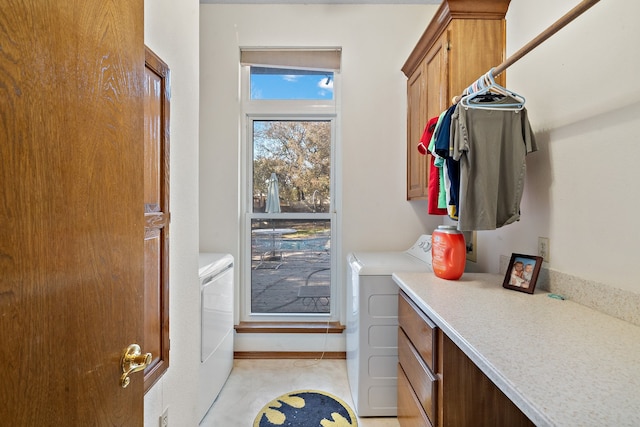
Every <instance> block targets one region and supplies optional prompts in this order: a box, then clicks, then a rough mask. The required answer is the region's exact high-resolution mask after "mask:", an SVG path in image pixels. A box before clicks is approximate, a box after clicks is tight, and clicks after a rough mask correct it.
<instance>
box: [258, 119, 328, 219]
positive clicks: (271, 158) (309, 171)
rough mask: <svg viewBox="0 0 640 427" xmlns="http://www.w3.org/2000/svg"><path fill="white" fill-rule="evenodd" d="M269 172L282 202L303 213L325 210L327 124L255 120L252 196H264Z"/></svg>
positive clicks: (321, 122)
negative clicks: (295, 207)
mask: <svg viewBox="0 0 640 427" xmlns="http://www.w3.org/2000/svg"><path fill="white" fill-rule="evenodd" d="M272 172H275V173H276V175H277V176H278V182H279V185H280V188H279V189H280V197H281V198H282V199H283V200H284V201H285V202H287V203H289V204H292V205H296V206H297V208H298V209H303V210H313V211H317V210H318V207H319V206H325V207H328V206H329V202H330V184H331V183H330V176H331V122H329V121H277V120H275V121H255V122H254V135H253V189H254V196H257V195H263V194H266V192H267V186H268V182H269V177H270V176H271V173H272ZM312 202H313V203H312Z"/></svg>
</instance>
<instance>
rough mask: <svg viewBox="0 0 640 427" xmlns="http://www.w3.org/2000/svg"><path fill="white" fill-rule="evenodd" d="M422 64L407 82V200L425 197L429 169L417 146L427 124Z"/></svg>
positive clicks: (425, 158) (425, 157)
mask: <svg viewBox="0 0 640 427" xmlns="http://www.w3.org/2000/svg"><path fill="white" fill-rule="evenodd" d="M423 71H424V68H423V67H422V66H420V67H418V69H417V70H416V71H415V72H414V73H413V74H412V75H411V78H409V81H408V83H407V103H408V108H407V113H408V114H407V200H412V199H414V200H415V199H420V198H425V197H426V195H427V192H426V187H427V185H426V184H427V182H429V181H428V173H429V170H428V168H427V160H428V158H427V156H423V155H422V154H420V153H419V152H418V149H417V146H418V143H419V142H420V138H421V137H422V132H423V131H424V127H425V126H426V124H427V116H426V112H425V97H424V91H425V85H426V82H425V74H424V72H423Z"/></svg>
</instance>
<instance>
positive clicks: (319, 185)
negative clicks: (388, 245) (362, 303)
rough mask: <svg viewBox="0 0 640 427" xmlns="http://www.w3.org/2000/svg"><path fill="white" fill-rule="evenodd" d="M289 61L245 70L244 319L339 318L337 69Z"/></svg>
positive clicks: (244, 68)
mask: <svg viewBox="0 0 640 427" xmlns="http://www.w3.org/2000/svg"><path fill="white" fill-rule="evenodd" d="M243 53H244V52H243ZM243 59H246V57H245V56H244V55H243ZM281 60H282V59H281ZM283 62H284V63H283V64H281V66H274V65H273V64H270V65H268V66H265V65H264V60H261V63H260V64H246V63H245V64H243V65H244V67H243V99H244V103H243V110H244V118H245V130H246V131H245V138H244V139H245V141H246V144H245V147H246V156H245V157H246V159H247V162H246V165H247V167H246V174H245V182H246V185H245V188H246V192H247V197H245V203H246V206H245V212H246V216H247V221H246V223H245V224H246V228H245V233H244V235H245V239H244V242H245V244H246V250H245V251H244V252H245V254H247V255H246V257H245V258H246V259H245V262H244V269H243V271H244V272H245V274H244V275H243V276H244V277H243V290H242V292H241V295H242V299H243V304H242V306H243V313H242V319H243V320H261V319H265V320H270V321H272V320H305V319H306V320H309V319H313V318H323V319H336V318H337V315H336V314H335V313H336V311H337V310H336V306H337V302H336V298H335V297H334V295H336V294H337V292H336V284H335V282H336V280H335V277H336V271H337V269H336V267H335V266H336V259H337V257H336V254H335V253H334V251H332V247H334V246H335V245H334V244H333V243H334V240H335V235H336V233H335V230H336V220H335V218H336V214H337V204H336V197H335V195H334V194H335V188H336V185H335V184H336V183H335V165H334V163H335V162H334V160H333V159H334V157H335V135H336V121H337V117H336V108H335V105H336V102H335V99H336V95H335V88H334V82H335V78H336V70H328V69H320V68H319V69H313V68H291V62H290V61H283Z"/></svg>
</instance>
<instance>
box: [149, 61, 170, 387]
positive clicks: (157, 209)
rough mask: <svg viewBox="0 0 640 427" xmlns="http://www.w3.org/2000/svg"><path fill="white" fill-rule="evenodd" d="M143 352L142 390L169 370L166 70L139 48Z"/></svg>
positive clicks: (167, 95)
mask: <svg viewBox="0 0 640 427" xmlns="http://www.w3.org/2000/svg"><path fill="white" fill-rule="evenodd" d="M144 74H145V85H144V87H145V96H144V217H145V232H144V284H145V285H144V287H145V289H144V295H145V297H144V350H145V351H147V352H150V353H151V354H152V361H151V364H150V365H149V366H148V367H147V369H146V370H145V374H144V390H145V392H146V391H147V390H149V388H151V386H152V385H153V384H154V383H155V382H156V381H157V380H158V379H159V378H160V377H161V376H162V374H164V373H165V372H166V370H167V369H168V368H169V219H170V213H169V97H170V93H171V90H170V87H169V84H170V79H169V67H168V66H167V64H165V63H164V62H163V61H162V60H161V59H160V58H159V57H158V56H157V55H156V54H155V53H153V51H151V49H149V48H145V73H144Z"/></svg>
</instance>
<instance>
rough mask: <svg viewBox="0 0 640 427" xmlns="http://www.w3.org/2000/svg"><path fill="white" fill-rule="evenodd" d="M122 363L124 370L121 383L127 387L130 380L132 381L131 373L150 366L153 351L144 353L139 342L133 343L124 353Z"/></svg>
mask: <svg viewBox="0 0 640 427" xmlns="http://www.w3.org/2000/svg"><path fill="white" fill-rule="evenodd" d="M120 364H121V365H122V372H123V374H122V376H121V377H120V385H121V386H122V388H127V386H128V385H129V382H131V379H130V378H129V374H133V373H134V372H139V371H142V370H143V369H144V368H146V367H147V366H149V365H150V364H151V353H145V354H142V353H141V351H140V346H139V345H138V344H131V345H130V346H129V347H127V348H126V349H125V350H124V352H123V353H122V359H121V360H120Z"/></svg>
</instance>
